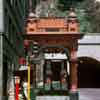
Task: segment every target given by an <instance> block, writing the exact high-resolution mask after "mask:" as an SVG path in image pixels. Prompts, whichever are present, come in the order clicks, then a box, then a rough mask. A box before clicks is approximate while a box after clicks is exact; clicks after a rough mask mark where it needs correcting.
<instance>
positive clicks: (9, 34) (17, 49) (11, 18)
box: [0, 0, 28, 100]
mask: <svg viewBox="0 0 100 100" xmlns="http://www.w3.org/2000/svg"><path fill="white" fill-rule="evenodd" d="M27 3H28V0H0V100H6V99H7V94H8V91H7V90H8V89H9V81H10V80H11V78H13V73H14V70H16V69H17V68H18V67H19V66H18V64H19V62H18V60H19V57H21V56H22V55H24V46H23V37H22V36H21V33H22V32H23V26H24V19H25V16H26V15H27V12H28V10H27V9H28V5H27ZM7 84H8V85H7Z"/></svg>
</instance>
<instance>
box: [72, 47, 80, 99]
mask: <svg viewBox="0 0 100 100" xmlns="http://www.w3.org/2000/svg"><path fill="white" fill-rule="evenodd" d="M76 53H77V52H76V50H75V49H73V50H71V62H70V100H78V99H79V98H78V91H77V56H76Z"/></svg>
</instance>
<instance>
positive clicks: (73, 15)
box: [68, 7, 77, 17]
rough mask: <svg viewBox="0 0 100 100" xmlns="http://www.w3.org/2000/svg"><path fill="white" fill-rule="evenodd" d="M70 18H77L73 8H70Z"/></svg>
mask: <svg viewBox="0 0 100 100" xmlns="http://www.w3.org/2000/svg"><path fill="white" fill-rule="evenodd" d="M68 16H69V17H77V15H76V13H75V9H74V8H73V7H71V8H70V11H69V15H68Z"/></svg>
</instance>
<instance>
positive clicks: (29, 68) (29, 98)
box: [28, 64, 30, 100]
mask: <svg viewBox="0 0 100 100" xmlns="http://www.w3.org/2000/svg"><path fill="white" fill-rule="evenodd" d="M28 100H30V65H29V64H28Z"/></svg>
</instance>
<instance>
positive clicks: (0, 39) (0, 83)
mask: <svg viewBox="0 0 100 100" xmlns="http://www.w3.org/2000/svg"><path fill="white" fill-rule="evenodd" d="M0 100H3V36H2V35H1V33H0Z"/></svg>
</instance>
